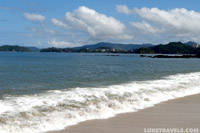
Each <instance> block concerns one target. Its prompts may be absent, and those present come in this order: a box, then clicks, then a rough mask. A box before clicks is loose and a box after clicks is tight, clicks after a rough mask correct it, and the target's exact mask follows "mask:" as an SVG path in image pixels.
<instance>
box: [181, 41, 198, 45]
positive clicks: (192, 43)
mask: <svg viewBox="0 0 200 133" xmlns="http://www.w3.org/2000/svg"><path fill="white" fill-rule="evenodd" d="M184 44H185V45H190V46H192V45H195V44H198V43H196V42H192V41H189V42H186V43H184Z"/></svg>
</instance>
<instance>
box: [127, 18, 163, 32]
mask: <svg viewBox="0 0 200 133" xmlns="http://www.w3.org/2000/svg"><path fill="white" fill-rule="evenodd" d="M130 24H131V26H132V27H134V28H135V29H137V30H139V31H141V33H140V34H157V33H161V32H162V29H159V28H157V27H153V26H152V25H150V24H149V23H147V22H145V21H143V22H130Z"/></svg>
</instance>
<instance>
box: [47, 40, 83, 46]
mask: <svg viewBox="0 0 200 133" xmlns="http://www.w3.org/2000/svg"><path fill="white" fill-rule="evenodd" d="M48 44H49V45H51V46H53V47H63V48H64V47H74V46H80V44H79V43H73V42H68V41H57V40H56V39H53V40H51V41H48Z"/></svg>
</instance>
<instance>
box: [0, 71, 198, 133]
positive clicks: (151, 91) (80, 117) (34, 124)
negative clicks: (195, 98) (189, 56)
mask: <svg viewBox="0 0 200 133" xmlns="http://www.w3.org/2000/svg"><path fill="white" fill-rule="evenodd" d="M199 81H200V72H197V73H190V74H178V75H172V76H168V77H165V78H163V79H160V80H151V81H135V82H132V83H128V84H122V85H112V86H107V87H102V88H75V89H71V90H55V91H48V92H46V93H44V94H39V95H26V96H18V97H17V96H16V97H13V96H6V97H5V98H4V99H3V100H0V131H1V133H4V132H5V133H18V132H19V133H21V132H22V133H27V132H29V133H31V132H33V133H38V132H44V131H49V130H58V129H63V128H64V127H66V126H68V125H73V124H76V123H78V122H81V121H85V120H89V119H103V118H108V117H112V116H114V115H116V114H119V113H125V112H134V111H137V110H139V109H144V108H146V107H150V106H153V105H154V104H157V103H160V102H163V101H167V100H169V99H174V98H178V97H184V96H186V95H192V94H198V93H200V82H199Z"/></svg>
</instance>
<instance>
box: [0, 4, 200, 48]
mask: <svg viewBox="0 0 200 133" xmlns="http://www.w3.org/2000/svg"><path fill="white" fill-rule="evenodd" d="M199 5H200V1H199V0H0V45H5V44H8V45H21V46H35V47H39V48H44V47H76V46H82V45H86V44H95V43H98V42H113V43H123V44H143V43H152V44H160V43H168V42H171V41H182V42H187V41H195V42H197V43H200V8H199Z"/></svg>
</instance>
